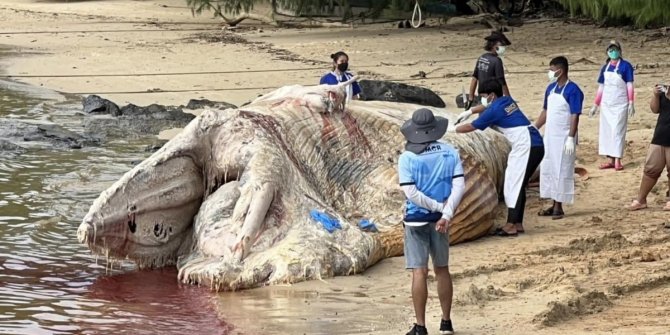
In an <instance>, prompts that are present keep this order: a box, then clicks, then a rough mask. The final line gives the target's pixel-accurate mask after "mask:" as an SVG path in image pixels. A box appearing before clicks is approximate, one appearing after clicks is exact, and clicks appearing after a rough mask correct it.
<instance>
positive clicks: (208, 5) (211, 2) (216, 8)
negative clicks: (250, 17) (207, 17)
mask: <svg viewBox="0 0 670 335" xmlns="http://www.w3.org/2000/svg"><path fill="white" fill-rule="evenodd" d="M263 2H270V0H186V5H187V6H188V7H190V8H191V12H192V13H193V14H202V12H203V11H210V10H211V11H213V12H214V14H215V15H218V16H223V15H224V14H233V15H238V14H240V13H242V12H250V11H251V10H252V9H253V8H254V4H257V3H263Z"/></svg>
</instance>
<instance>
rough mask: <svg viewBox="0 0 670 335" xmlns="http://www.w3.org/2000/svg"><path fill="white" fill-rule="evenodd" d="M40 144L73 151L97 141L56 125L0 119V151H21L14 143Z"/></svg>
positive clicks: (96, 143)
mask: <svg viewBox="0 0 670 335" xmlns="http://www.w3.org/2000/svg"><path fill="white" fill-rule="evenodd" d="M21 140H23V141H29V142H42V143H46V144H48V145H50V146H54V147H68V148H73V149H78V148H81V147H82V146H91V145H98V144H99V140H97V139H95V138H91V137H86V136H82V135H80V134H77V133H75V132H72V131H70V130H67V129H65V128H63V127H61V126H59V125H56V124H33V123H28V122H23V121H20V120H11V119H0V141H2V142H3V144H1V145H0V150H3V151H4V150H10V149H11V150H13V149H16V150H19V151H20V150H22V149H23V148H22V147H21V146H17V145H15V144H13V143H14V142H15V141H21Z"/></svg>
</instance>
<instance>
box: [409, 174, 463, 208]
mask: <svg viewBox="0 0 670 335" xmlns="http://www.w3.org/2000/svg"><path fill="white" fill-rule="evenodd" d="M460 179H462V178H460ZM401 188H402V190H403V192H405V196H406V197H407V199H408V200H409V201H411V202H412V203H414V204H415V205H417V206H419V207H423V208H425V209H428V210H429V211H431V212H442V208H443V207H444V206H443V205H442V204H441V203H439V202H438V201H436V200H433V199H431V198H429V197H428V196H427V195H425V194H423V193H421V191H419V189H418V188H416V185H414V184H412V185H403V186H401ZM452 194H453V191H452ZM450 198H451V197H450Z"/></svg>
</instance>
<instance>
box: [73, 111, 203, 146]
mask: <svg viewBox="0 0 670 335" xmlns="http://www.w3.org/2000/svg"><path fill="white" fill-rule="evenodd" d="M194 118H195V115H193V114H190V113H184V111H182V109H181V108H178V107H172V106H168V107H166V106H162V105H157V104H152V105H149V106H146V107H140V106H136V105H133V104H129V105H127V106H124V107H122V108H121V116H119V117H106V116H100V117H91V118H87V119H85V120H84V128H85V129H86V133H88V134H96V135H98V136H104V137H126V138H139V137H143V136H147V135H156V134H158V133H159V132H161V131H162V130H165V129H170V128H183V127H185V126H186V125H187V124H188V123H189V122H191V120H193V119H194Z"/></svg>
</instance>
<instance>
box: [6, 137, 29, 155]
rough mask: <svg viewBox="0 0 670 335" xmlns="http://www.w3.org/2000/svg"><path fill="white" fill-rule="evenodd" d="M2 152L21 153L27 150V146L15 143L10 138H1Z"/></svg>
mask: <svg viewBox="0 0 670 335" xmlns="http://www.w3.org/2000/svg"><path fill="white" fill-rule="evenodd" d="M0 152H2V153H3V154H4V153H14V154H21V153H24V152H26V148H24V147H22V146H20V145H17V144H14V143H12V142H10V141H8V140H3V139H0Z"/></svg>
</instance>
